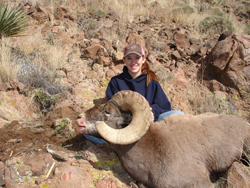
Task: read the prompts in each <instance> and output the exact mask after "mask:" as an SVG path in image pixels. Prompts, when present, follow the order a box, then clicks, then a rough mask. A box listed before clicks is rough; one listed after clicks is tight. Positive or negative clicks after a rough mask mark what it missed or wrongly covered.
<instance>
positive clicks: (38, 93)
mask: <svg viewBox="0 0 250 188" xmlns="http://www.w3.org/2000/svg"><path fill="white" fill-rule="evenodd" d="M32 98H33V99H34V100H35V102H36V103H37V104H38V107H39V109H40V111H41V112H42V113H47V112H49V111H51V110H52V109H53V108H54V105H55V104H56V103H57V102H58V101H59V100H58V98H56V97H55V96H53V95H50V94H48V93H47V92H46V91H43V90H41V89H38V90H34V96H33V97H32Z"/></svg>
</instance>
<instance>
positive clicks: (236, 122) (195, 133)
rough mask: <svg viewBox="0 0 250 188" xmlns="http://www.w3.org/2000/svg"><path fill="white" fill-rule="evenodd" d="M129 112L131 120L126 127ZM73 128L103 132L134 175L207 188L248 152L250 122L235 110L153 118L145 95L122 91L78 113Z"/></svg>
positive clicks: (176, 186) (153, 182)
mask: <svg viewBox="0 0 250 188" xmlns="http://www.w3.org/2000/svg"><path fill="white" fill-rule="evenodd" d="M128 111H130V112H131V113H132V116H133V118H132V120H131V119H130V120H131V122H130V123H129V125H127V126H126V127H125V128H123V127H124V124H126V122H127V121H128V119H129V115H128V113H126V112H128ZM77 124H78V128H77V131H78V132H79V133H83V134H91V135H95V136H99V137H103V138H104V139H105V140H107V141H108V142H109V143H110V144H111V145H112V146H113V147H114V149H115V151H116V153H117V155H118V157H119V159H120V160H121V162H122V164H123V166H124V168H125V169H126V170H127V172H128V173H129V174H130V175H131V177H133V178H134V179H135V180H137V181H139V182H141V183H143V184H146V185H148V186H150V187H158V188H165V187H171V188H184V187H185V188H191V187H192V188H194V187H197V188H201V187H202V188H208V187H209V188H210V187H214V186H213V183H212V182H213V177H215V175H216V174H218V173H222V172H226V171H227V170H228V168H229V167H230V166H231V165H232V163H233V162H234V161H235V160H239V159H240V158H241V157H242V156H243V155H248V154H249V153H250V151H249V147H248V146H249V143H250V126H249V124H248V123H247V122H245V121H244V120H242V119H241V118H239V117H237V116H232V115H222V114H221V115H219V114H212V113H205V114H201V115H196V116H192V115H178V114H175V115H171V116H169V117H167V118H165V119H164V120H163V121H160V122H151V112H150V107H149V105H148V103H147V101H146V100H145V98H144V97H143V96H141V95H140V94H139V93H136V92H133V91H120V92H118V93H116V94H115V95H114V96H113V97H112V99H111V100H109V101H108V102H107V103H106V104H102V105H99V106H96V107H93V108H92V109H89V110H87V111H86V112H85V113H83V114H81V115H80V116H79V117H78V119H77Z"/></svg>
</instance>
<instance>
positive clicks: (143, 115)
mask: <svg viewBox="0 0 250 188" xmlns="http://www.w3.org/2000/svg"><path fill="white" fill-rule="evenodd" d="M150 123H151V111H150V107H149V104H148V102H147V101H146V99H145V98H144V97H143V96H142V95H140V94H139V93H137V92H133V91H129V90H125V91H120V92H118V93H116V94H115V95H114V96H113V97H112V98H111V99H110V100H109V101H108V102H107V103H106V104H102V105H98V106H95V107H93V108H91V109H89V110H87V111H86V112H84V113H82V114H80V115H79V117H78V119H77V124H78V128H77V131H78V132H79V133H82V134H89V135H93V136H99V137H100V136H101V137H102V138H104V139H105V140H107V141H108V142H110V143H113V144H120V145H125V144H131V143H134V142H136V141H138V140H139V139H140V138H141V137H142V136H143V135H144V134H145V133H146V132H147V130H148V128H149V126H150Z"/></svg>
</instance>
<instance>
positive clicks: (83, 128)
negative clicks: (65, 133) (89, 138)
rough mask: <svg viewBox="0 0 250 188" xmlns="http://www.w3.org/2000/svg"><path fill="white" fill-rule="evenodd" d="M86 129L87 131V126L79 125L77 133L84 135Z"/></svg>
mask: <svg viewBox="0 0 250 188" xmlns="http://www.w3.org/2000/svg"><path fill="white" fill-rule="evenodd" d="M85 129H86V126H83V125H78V127H77V128H76V131H77V132H78V133H81V134H84V132H85Z"/></svg>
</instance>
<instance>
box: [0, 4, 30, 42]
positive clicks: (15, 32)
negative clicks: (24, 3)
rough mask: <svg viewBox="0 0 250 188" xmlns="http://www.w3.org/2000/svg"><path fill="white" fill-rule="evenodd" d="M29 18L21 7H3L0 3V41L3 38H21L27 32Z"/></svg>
mask: <svg viewBox="0 0 250 188" xmlns="http://www.w3.org/2000/svg"><path fill="white" fill-rule="evenodd" d="M28 20H29V19H28V16H27V14H26V13H25V12H23V11H22V10H21V9H20V7H19V8H15V7H11V8H10V7H9V6H8V5H5V6H3V4H2V2H0V39H1V38H2V37H11V36H21V35H22V33H23V32H24V31H25V30H26V28H27V26H28V24H27V22H28Z"/></svg>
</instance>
